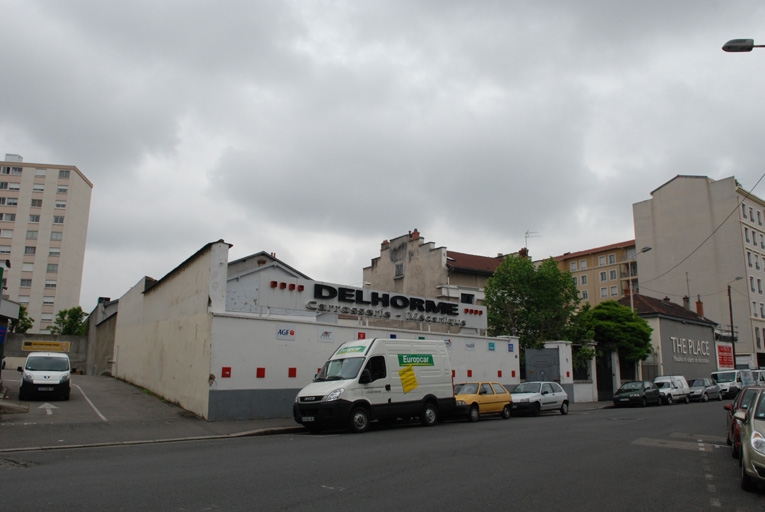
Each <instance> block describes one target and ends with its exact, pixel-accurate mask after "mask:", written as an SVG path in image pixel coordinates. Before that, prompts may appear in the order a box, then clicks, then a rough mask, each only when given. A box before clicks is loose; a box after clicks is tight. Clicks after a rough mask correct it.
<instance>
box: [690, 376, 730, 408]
mask: <svg viewBox="0 0 765 512" xmlns="http://www.w3.org/2000/svg"><path fill="white" fill-rule="evenodd" d="M690 388H691V390H690V391H691V392H690V394H689V395H688V398H690V399H691V401H699V402H708V401H709V400H722V399H723V393H722V389H721V388H720V385H719V384H718V383H716V382H715V381H714V380H712V379H709V378H704V379H693V380H691V382H690Z"/></svg>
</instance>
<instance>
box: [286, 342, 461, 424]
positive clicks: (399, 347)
mask: <svg viewBox="0 0 765 512" xmlns="http://www.w3.org/2000/svg"><path fill="white" fill-rule="evenodd" d="M455 406H456V401H455V398H454V388H453V379H452V367H451V363H450V362H449V354H448V353H447V351H446V345H445V344H444V342H443V341H434V340H399V339H387V338H373V339H368V340H357V341H349V342H347V343H343V344H342V345H340V347H338V349H337V350H336V351H335V353H334V354H332V356H331V357H330V358H329V360H327V362H326V363H325V364H324V366H323V367H322V369H321V370H320V371H319V373H317V374H316V376H315V377H314V379H313V382H311V383H310V384H308V385H307V386H306V387H304V388H303V389H302V390H300V392H299V393H298V395H297V396H296V397H295V403H294V405H293V408H292V412H293V416H294V418H295V421H297V422H298V423H300V424H302V425H303V426H305V427H306V428H307V429H308V430H310V431H312V432H318V431H320V430H322V429H324V428H332V427H341V426H347V427H348V428H349V429H350V430H351V431H353V432H364V431H366V430H367V429H368V428H369V423H370V421H373V420H379V421H383V422H386V421H393V420H395V419H396V418H410V417H419V419H420V423H422V424H423V425H428V426H430V425H435V424H436V422H437V421H438V419H439V418H440V417H443V416H444V415H446V414H449V413H451V412H453V411H454V409H455Z"/></svg>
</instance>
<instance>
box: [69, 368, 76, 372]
mask: <svg viewBox="0 0 765 512" xmlns="http://www.w3.org/2000/svg"><path fill="white" fill-rule="evenodd" d="M69 373H77V368H72V369H71V370H69Z"/></svg>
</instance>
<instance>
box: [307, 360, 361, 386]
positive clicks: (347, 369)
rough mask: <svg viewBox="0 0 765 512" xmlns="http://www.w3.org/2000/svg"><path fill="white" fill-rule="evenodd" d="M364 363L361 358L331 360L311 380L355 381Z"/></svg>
mask: <svg viewBox="0 0 765 512" xmlns="http://www.w3.org/2000/svg"><path fill="white" fill-rule="evenodd" d="M363 363H364V358H363V357H348V358H345V359H331V360H329V361H327V362H326V363H324V366H323V367H322V369H321V371H319V373H318V374H317V375H316V377H315V378H314V379H313V381H314V382H322V381H325V380H347V379H355V378H356V375H358V373H359V369H360V368H361V365H362V364H363Z"/></svg>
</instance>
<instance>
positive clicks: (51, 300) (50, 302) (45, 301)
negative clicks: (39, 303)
mask: <svg viewBox="0 0 765 512" xmlns="http://www.w3.org/2000/svg"><path fill="white" fill-rule="evenodd" d="M55 302H56V297H43V305H44V306H52V305H53V304H54V303H55Z"/></svg>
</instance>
